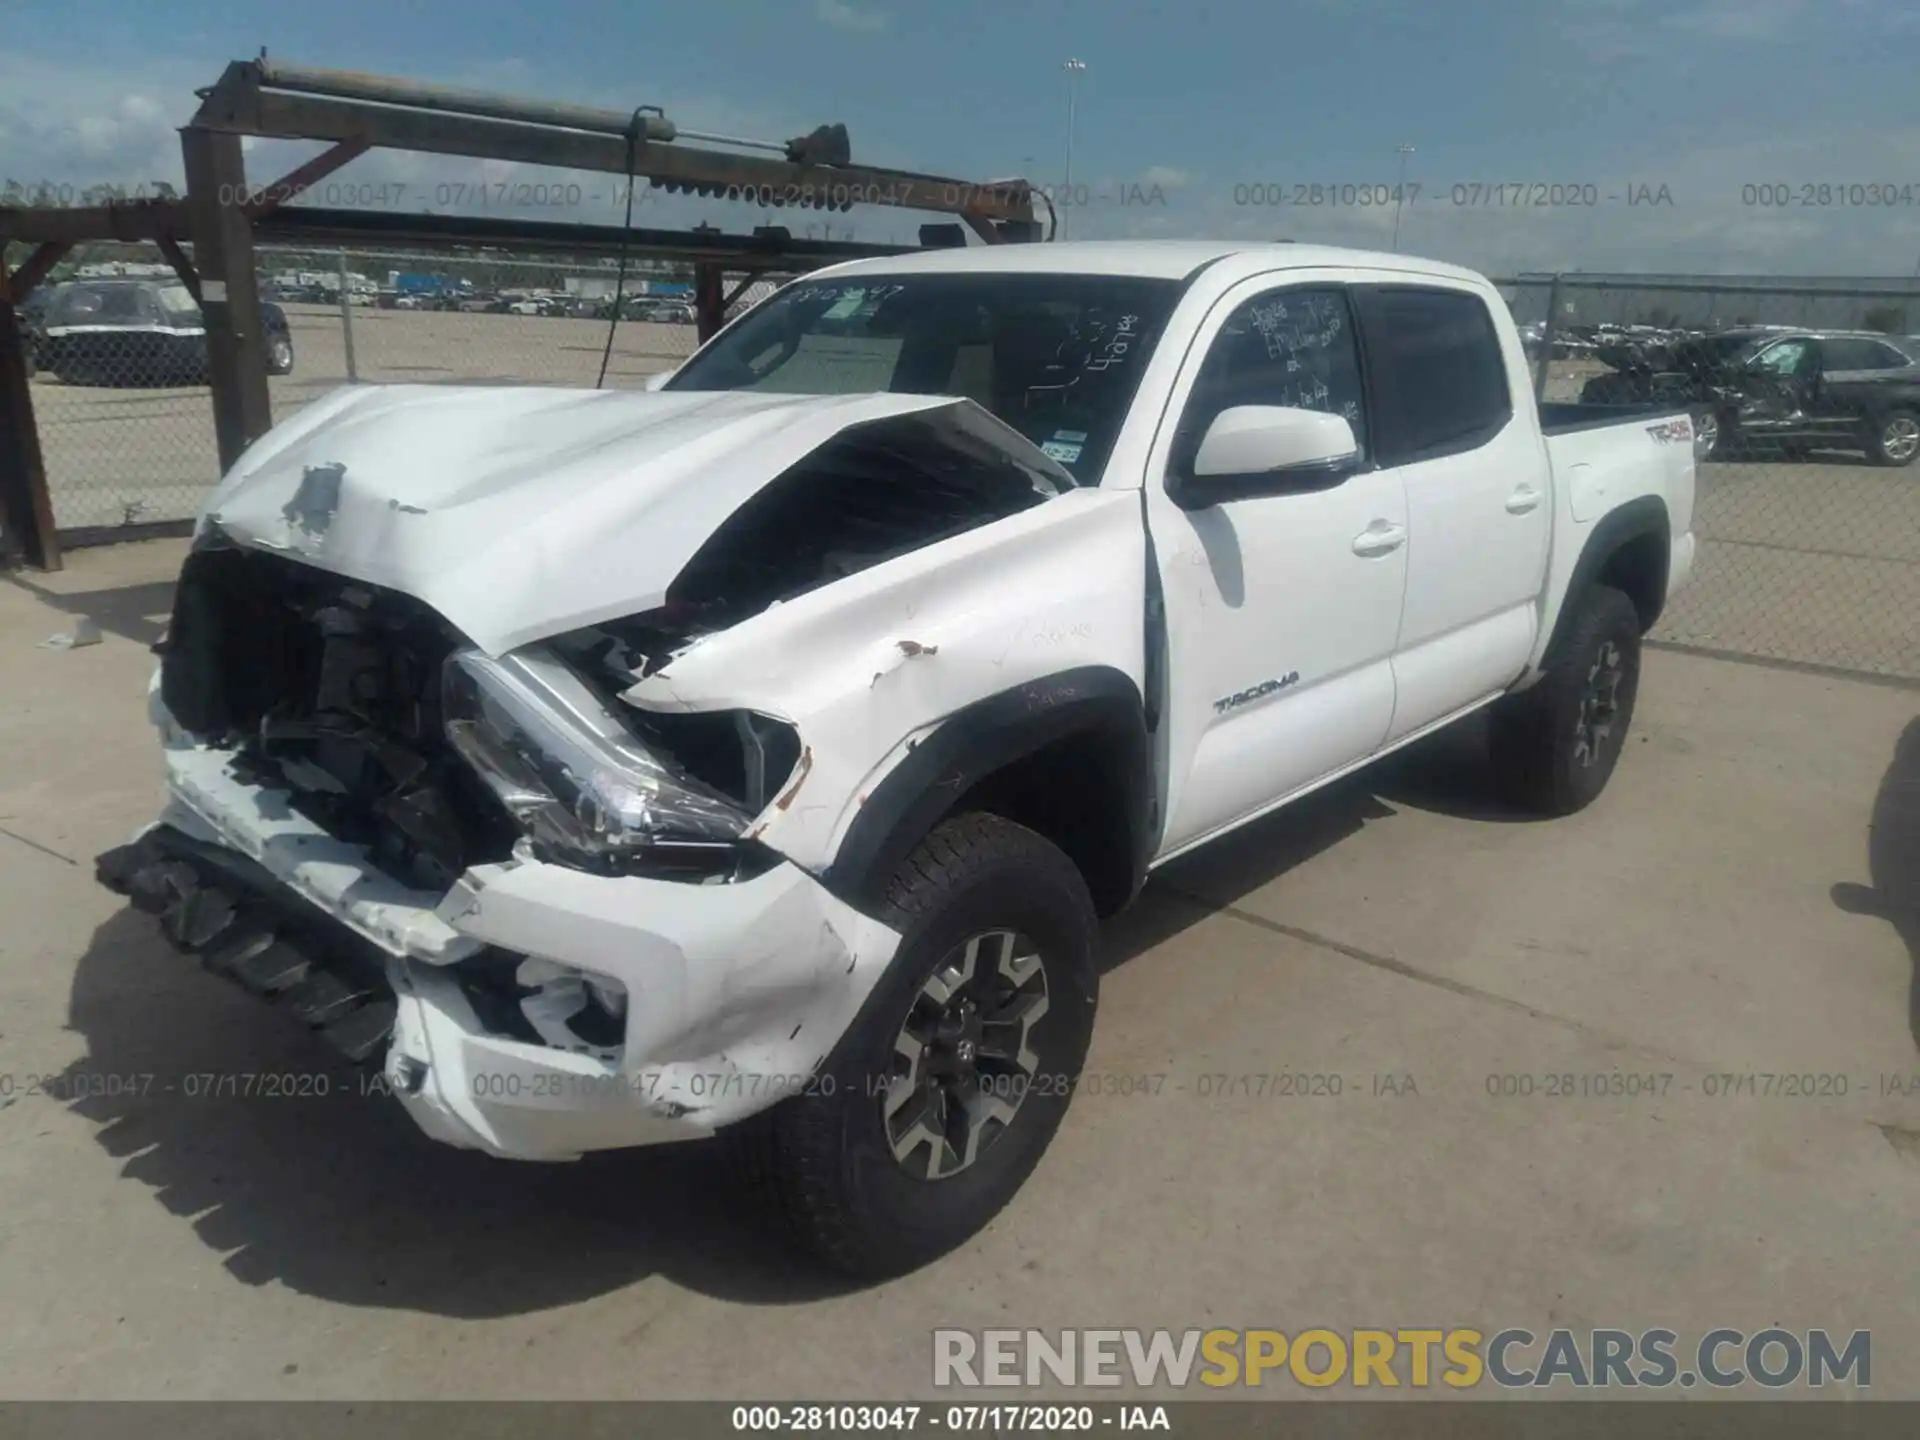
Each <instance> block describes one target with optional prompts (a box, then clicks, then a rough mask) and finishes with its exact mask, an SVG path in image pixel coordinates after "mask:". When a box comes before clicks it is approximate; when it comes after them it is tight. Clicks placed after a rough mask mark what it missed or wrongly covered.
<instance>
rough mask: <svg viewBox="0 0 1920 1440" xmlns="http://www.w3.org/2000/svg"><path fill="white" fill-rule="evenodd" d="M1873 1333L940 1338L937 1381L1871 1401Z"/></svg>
mask: <svg viewBox="0 0 1920 1440" xmlns="http://www.w3.org/2000/svg"><path fill="white" fill-rule="evenodd" d="M1872 1381H1873V1335H1872V1332H1871V1331H1867V1330H1854V1331H1851V1332H1847V1333H1846V1334H1845V1335H1844V1337H1842V1338H1836V1334H1835V1333H1834V1332H1829V1331H1826V1330H1806V1331H1794V1330H1784V1329H1780V1328H1779V1327H1769V1328H1767V1329H1763V1330H1753V1331H1747V1330H1739V1329H1716V1330H1709V1331H1707V1332H1706V1333H1705V1334H1703V1335H1701V1336H1699V1337H1698V1338H1697V1339H1692V1340H1688V1339H1683V1338H1682V1337H1681V1336H1680V1335H1679V1334H1678V1333H1677V1332H1675V1331H1672V1330H1662V1329H1653V1330H1641V1331H1631V1330H1586V1331H1579V1330H1568V1329H1556V1330H1549V1331H1544V1332H1541V1333H1539V1334H1536V1333H1535V1332H1533V1331H1531V1330H1527V1329H1522V1328H1510V1329H1505V1330H1496V1331H1492V1332H1486V1331H1481V1330H1474V1329H1467V1328H1464V1327H1462V1328H1454V1329H1446V1330H1441V1329H1393V1330H1387V1329H1378V1330H1372V1329H1356V1330H1328V1329H1312V1330H1301V1331H1297V1332H1294V1333H1292V1334H1289V1333H1288V1332H1286V1331H1281V1330H1218V1329H1216V1330H1180V1331H1175V1330H1057V1331H1050V1332H1049V1331H1041V1330H980V1331H973V1330H936V1331H934V1332H933V1383H934V1384H935V1385H936V1386H939V1387H942V1388H949V1387H959V1388H963V1389H969V1388H975V1387H984V1386H1039V1385H1046V1384H1054V1385H1070V1386H1101V1387H1113V1386H1122V1385H1127V1384H1131V1385H1133V1386H1134V1387H1136V1388H1138V1389H1143V1390H1144V1389H1150V1388H1153V1387H1156V1386H1171V1387H1173V1388H1175V1389H1184V1388H1187V1387H1189V1386H1191V1385H1194V1384H1196V1383H1197V1384H1200V1385H1205V1386H1211V1387H1215V1388H1218V1387H1223V1386H1239V1387H1249V1388H1257V1387H1261V1386H1266V1385H1274V1386H1283V1385H1303V1386H1307V1387H1309V1388H1312V1389H1325V1388H1327V1387H1329V1386H1335V1385H1347V1386H1353V1387H1356V1388H1369V1387H1377V1388H1381V1389H1396V1388H1401V1387H1406V1388H1411V1389H1426V1388H1431V1387H1438V1386H1444V1387H1447V1388H1449V1389H1453V1390H1469V1389H1474V1388H1476V1387H1480V1386H1486V1385H1493V1386H1497V1387H1499V1388H1501V1389H1521V1388H1528V1389H1541V1388H1554V1387H1565V1388H1569V1389H1576V1390H1587V1389H1607V1390H1614V1389H1666V1388H1680V1389H1690V1388H1693V1387H1695V1386H1700V1385H1705V1386H1708V1387H1710V1388H1713V1389H1723V1390H1724V1389H1732V1388H1734V1387H1737V1386H1760V1387H1762V1388H1765V1389H1769V1390H1779V1389H1784V1388H1786V1387H1789V1386H1806V1387H1810V1388H1813V1389H1826V1388H1827V1387H1829V1386H1847V1387H1850V1388H1853V1389H1859V1390H1865V1389H1867V1388H1868V1387H1869V1386H1870V1385H1871V1384H1872Z"/></svg>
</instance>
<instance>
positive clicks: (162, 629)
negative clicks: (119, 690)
mask: <svg viewBox="0 0 1920 1440" xmlns="http://www.w3.org/2000/svg"><path fill="white" fill-rule="evenodd" d="M5 579H6V581H7V583H8V584H10V585H15V586H18V587H19V588H20V589H22V590H25V591H26V592H27V593H28V594H29V595H32V596H33V598H34V599H36V600H38V601H39V602H40V603H41V604H42V605H44V606H46V607H47V609H48V610H50V611H53V612H55V613H56V614H60V615H71V616H75V617H77V618H84V619H87V620H91V621H93V622H94V623H95V624H96V625H98V626H99V627H100V628H101V629H102V630H104V631H107V632H108V633H109V634H113V635H119V636H123V637H124V638H126V639H128V640H131V641H133V642H134V643H135V644H136V645H152V644H154V643H155V642H156V641H158V640H159V638H160V637H161V636H162V635H163V634H165V633H166V628H167V617H168V616H169V615H170V614H171V613H172V611H173V581H172V580H159V581H155V582H153V583H152V584H147V585H120V586H116V587H114V588H113V589H110V590H81V591H76V592H74V593H73V594H62V593H60V592H59V591H57V590H49V589H47V588H46V587H45V586H42V585H36V584H34V583H33V581H32V580H30V579H28V578H27V577H26V576H24V575H19V574H6V575H5ZM56 628H57V627H56ZM48 633H50V634H51V633H53V631H52V630H49V632H48Z"/></svg>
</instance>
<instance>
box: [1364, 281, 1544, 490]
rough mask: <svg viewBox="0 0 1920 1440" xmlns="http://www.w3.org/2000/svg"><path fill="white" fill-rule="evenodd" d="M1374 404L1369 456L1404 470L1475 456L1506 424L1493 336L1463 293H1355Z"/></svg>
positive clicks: (1483, 314)
mask: <svg viewBox="0 0 1920 1440" xmlns="http://www.w3.org/2000/svg"><path fill="white" fill-rule="evenodd" d="M1355 300H1356V302H1357V304H1358V308H1359V311H1360V326H1361V337H1362V340H1363V342H1364V344H1365V347H1366V354H1367V364H1368V367H1369V369H1370V371H1371V379H1372V389H1373V398H1374V425H1373V430H1374V455H1375V458H1376V459H1377V460H1378V461H1379V463H1380V464H1382V465H1405V464H1410V463H1412V462H1414V461H1417V460H1433V459H1438V458H1439V457H1441V456H1444V455H1458V454H1462V453H1464V452H1466V451H1469V450H1477V449H1479V448H1480V447H1481V446H1482V445H1485V444H1486V443H1487V442H1489V441H1490V440H1492V439H1493V438H1494V437H1495V436H1496V435H1498V434H1499V433H1500V432H1501V431H1502V430H1503V429H1505V428H1506V426H1507V424H1508V422H1509V421H1511V420H1512V419H1513V396H1512V393H1511V391H1510V390H1509V388H1508V386H1507V367H1506V360H1505V357H1504V356H1503V354H1502V352H1501V349H1500V335H1499V332H1498V331H1497V330H1496V329H1495V328H1494V323H1493V316H1492V315H1491V314H1490V313H1489V312H1488V310H1487V306H1486V303H1485V302H1484V301H1483V300H1481V298H1480V297H1479V296H1477V295H1474V294H1471V293H1469V292H1467V291H1464V290H1446V289H1441V288H1439V287H1427V286H1418V285H1369V286H1361V287H1359V288H1357V289H1356V291H1355Z"/></svg>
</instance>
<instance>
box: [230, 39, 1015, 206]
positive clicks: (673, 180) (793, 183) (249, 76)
mask: <svg viewBox="0 0 1920 1440" xmlns="http://www.w3.org/2000/svg"><path fill="white" fill-rule="evenodd" d="M361 78H362V79H365V80H368V81H372V80H375V79H377V78H378V77H361ZM385 83H387V84H391V85H400V84H401V83H402V82H397V81H394V82H385ZM595 113H597V114H601V115H607V114H611V113H612V112H595ZM619 118H620V121H621V126H622V128H623V129H624V126H625V124H626V121H627V119H628V118H629V117H626V116H621V117H619ZM193 124H194V126H195V127H197V128H202V129H211V130H225V131H232V132H234V133H238V134H245V135H261V136H271V137H275V138H279V139H288V140H333V141H347V140H357V141H363V142H365V143H366V144H367V145H370V146H378V147H382V148H390V149H396V150H418V151H425V152H428V153H432V154H441V155H463V156H468V157H472V158H476V159H486V160H510V161H518V162H520V163H522V164H528V165H546V166H555V167H558V168H562V169H572V170H593V171H598V172H601V173H604V174H613V175H625V174H626V173H627V171H628V156H629V150H628V141H627V137H626V136H625V134H624V133H606V132H605V131H601V130H586V129H575V128H568V127H565V126H561V125H558V124H556V123H554V122H551V121H549V122H545V123H536V122H533V121H529V120H524V119H504V118H497V117H496V116H492V115H484V116H483V115H479V114H473V113H454V112H452V111H449V110H444V109H439V110H436V109H427V108H417V107H416V108H411V109H409V108H402V107H400V106H399V105H398V104H371V103H368V102H367V101H366V100H363V99H340V98H334V97H332V96H329V95H321V94H310V93H304V92H292V91H286V90H275V89H272V88H269V87H268V85H267V84H266V81H265V77H264V75H263V73H262V71H261V70H260V68H259V67H258V66H257V65H256V64H253V63H251V62H237V63H235V64H233V65H229V66H228V67H227V72H226V74H225V75H224V76H223V77H222V78H221V80H220V83H219V84H218V85H215V86H214V87H212V89H210V90H209V91H208V92H207V93H206V97H205V99H204V101H203V103H202V104H201V107H200V110H199V112H198V113H197V114H196V115H195V117H194V120H193ZM632 156H633V173H634V174H635V175H637V176H639V177H641V178H643V179H647V180H651V181H653V182H654V183H655V184H657V185H660V186H662V187H663V188H668V189H676V188H678V189H691V190H693V191H695V192H696V193H701V194H706V195H709V196H712V197H725V198H734V199H747V200H749V201H753V202H756V203H761V204H764V205H766V206H768V207H782V206H787V205H792V206H796V207H805V208H819V209H830V210H850V209H852V208H853V206H855V205H890V206H896V207H900V208H903V209H910V210H931V211H937V212H941V213H945V214H954V215H974V216H978V217H979V218H980V219H982V220H1031V219H1032V218H1033V204H1032V197H1031V191H1030V190H1029V189H1028V188H1027V187H1026V185H1025V184H1024V182H1017V183H1013V184H997V185H983V184H978V183H975V182H973V181H966V180H955V179H950V178H947V177H945V176H939V175H920V174H916V173H913V172H911V171H904V170H883V169H878V168H873V167H868V166H860V165H848V166H826V165H796V164H792V163H790V162H788V161H785V160H778V159H771V158H761V157H759V156H754V155H742V154H735V153H730V152H727V151H721V150H709V149H700V148H693V147H689V146H685V145H678V144H672V143H668V142H665V141H661V140H647V139H640V140H639V141H638V142H637V143H635V144H634V145H633V147H632Z"/></svg>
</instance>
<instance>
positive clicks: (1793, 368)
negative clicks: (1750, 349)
mask: <svg viewBox="0 0 1920 1440" xmlns="http://www.w3.org/2000/svg"><path fill="white" fill-rule="evenodd" d="M1753 365H1754V368H1755V369H1756V370H1764V371H1766V372H1767V373H1768V374H1770V375H1799V374H1803V373H1805V372H1806V371H1807V370H1809V369H1811V368H1812V366H1813V347H1812V346H1811V345H1810V344H1808V343H1807V342H1806V341H1805V340H1782V341H1780V342H1779V343H1778V344H1776V345H1772V346H1770V347H1768V348H1767V349H1765V350H1763V351H1761V352H1760V354H1758V355H1757V356H1755V357H1754V361H1753Z"/></svg>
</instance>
